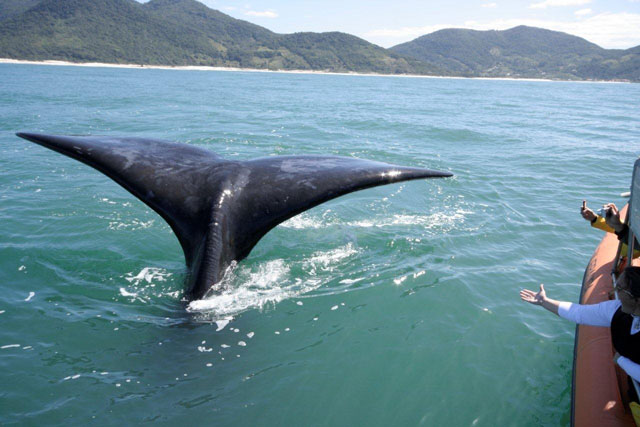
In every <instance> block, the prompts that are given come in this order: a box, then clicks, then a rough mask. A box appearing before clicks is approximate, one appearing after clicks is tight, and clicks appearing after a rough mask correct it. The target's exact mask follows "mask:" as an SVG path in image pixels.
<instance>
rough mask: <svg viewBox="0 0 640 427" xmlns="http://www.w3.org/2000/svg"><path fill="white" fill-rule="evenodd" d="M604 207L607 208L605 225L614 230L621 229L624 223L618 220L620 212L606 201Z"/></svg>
mask: <svg viewBox="0 0 640 427" xmlns="http://www.w3.org/2000/svg"><path fill="white" fill-rule="evenodd" d="M604 207H605V208H606V209H607V216H606V217H605V219H604V220H605V222H606V223H607V225H608V226H609V227H611V228H613V229H614V230H615V231H621V230H622V229H623V228H624V224H623V223H622V221H620V212H619V211H618V208H617V207H616V205H615V204H613V203H607V204H606V205H604Z"/></svg>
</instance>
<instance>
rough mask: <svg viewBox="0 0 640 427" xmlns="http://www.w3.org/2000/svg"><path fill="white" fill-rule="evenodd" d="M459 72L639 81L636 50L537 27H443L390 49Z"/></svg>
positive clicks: (486, 75)
mask: <svg viewBox="0 0 640 427" xmlns="http://www.w3.org/2000/svg"><path fill="white" fill-rule="evenodd" d="M391 50H392V51H394V52H397V53H401V54H404V55H408V56H413V57H414V58H416V59H419V60H422V61H426V62H430V63H433V64H435V65H437V66H440V67H442V68H444V69H447V70H449V71H450V72H452V73H455V74H459V75H463V76H483V77H505V76H507V77H529V78H559V79H570V80H573V79H580V80H582V79H603V80H612V79H628V80H633V81H640V66H639V65H640V55H639V53H640V51H639V50H638V48H634V49H628V50H615V49H603V48H601V47H599V46H597V45H595V44H593V43H590V42H588V41H586V40H584V39H582V38H580V37H576V36H572V35H569V34H565V33H561V32H557V31H549V30H544V29H541V28H532V27H525V26H520V27H515V28H512V29H509V30H505V31H474V30H464V29H447V30H440V31H436V32H434V33H431V34H428V35H425V36H422V37H419V38H417V39H415V40H413V41H410V42H407V43H403V44H400V45H397V46H394V47H392V48H391Z"/></svg>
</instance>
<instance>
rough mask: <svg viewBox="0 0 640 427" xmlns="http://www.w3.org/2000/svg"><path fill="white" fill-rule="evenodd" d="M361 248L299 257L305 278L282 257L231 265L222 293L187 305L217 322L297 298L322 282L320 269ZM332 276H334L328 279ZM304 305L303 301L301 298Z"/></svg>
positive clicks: (299, 302) (193, 310)
mask: <svg viewBox="0 0 640 427" xmlns="http://www.w3.org/2000/svg"><path fill="white" fill-rule="evenodd" d="M357 252H358V251H357V250H356V249H355V247H354V245H353V244H352V243H349V244H347V245H344V246H342V247H338V248H336V249H333V250H330V251H324V252H322V251H320V252H316V253H314V254H313V255H312V256H310V257H309V258H307V259H304V260H302V261H299V262H298V264H299V265H301V267H302V269H303V270H305V272H306V275H304V279H302V278H291V277H289V274H290V270H291V266H292V265H295V263H292V264H287V263H285V262H284V260H282V259H276V260H272V261H268V262H266V263H263V264H259V265H257V266H253V267H251V266H236V265H235V264H234V265H232V266H230V267H229V268H228V269H227V271H226V272H225V274H224V277H223V279H222V281H221V282H220V285H219V286H218V287H217V289H218V290H219V293H218V294H213V293H212V294H210V295H206V296H205V297H204V298H203V299H201V300H196V301H192V302H191V303H190V304H189V306H188V307H187V309H188V311H190V312H198V313H201V314H202V315H203V316H204V317H211V316H213V317H214V319H210V320H214V321H216V322H219V321H220V319H224V318H227V317H233V316H234V315H236V314H238V313H241V312H243V311H246V310H248V309H252V308H258V309H263V308H264V307H265V306H267V305H269V304H277V303H279V302H280V301H282V300H285V299H289V298H295V297H297V296H299V295H302V294H305V293H308V292H310V291H312V290H315V289H317V288H318V287H320V286H322V284H323V280H322V279H320V278H318V277H317V273H318V271H328V272H331V271H333V269H334V268H335V267H337V266H338V265H339V264H340V263H341V262H343V261H344V260H345V259H347V258H349V257H351V256H352V255H353V254H356V253H357ZM326 280H330V279H326ZM297 304H298V305H302V302H301V301H298V302H297Z"/></svg>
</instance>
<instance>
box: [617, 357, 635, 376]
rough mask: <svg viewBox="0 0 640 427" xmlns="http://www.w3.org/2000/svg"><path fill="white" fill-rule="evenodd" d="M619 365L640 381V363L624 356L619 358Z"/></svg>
mask: <svg viewBox="0 0 640 427" xmlns="http://www.w3.org/2000/svg"><path fill="white" fill-rule="evenodd" d="M618 365H620V367H621V368H622V369H624V371H625V372H626V373H627V375H629V376H630V377H631V378H633V379H634V380H636V381H640V365H638V364H637V363H635V362H634V361H632V360H631V359H628V358H626V357H624V356H620V357H619V358H618Z"/></svg>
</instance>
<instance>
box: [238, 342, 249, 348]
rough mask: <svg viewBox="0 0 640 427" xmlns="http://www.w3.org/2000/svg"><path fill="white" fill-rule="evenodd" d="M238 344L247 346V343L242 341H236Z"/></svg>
mask: <svg viewBox="0 0 640 427" xmlns="http://www.w3.org/2000/svg"><path fill="white" fill-rule="evenodd" d="M238 345H239V346H240V347H246V346H247V343H246V342H244V341H238Z"/></svg>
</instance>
